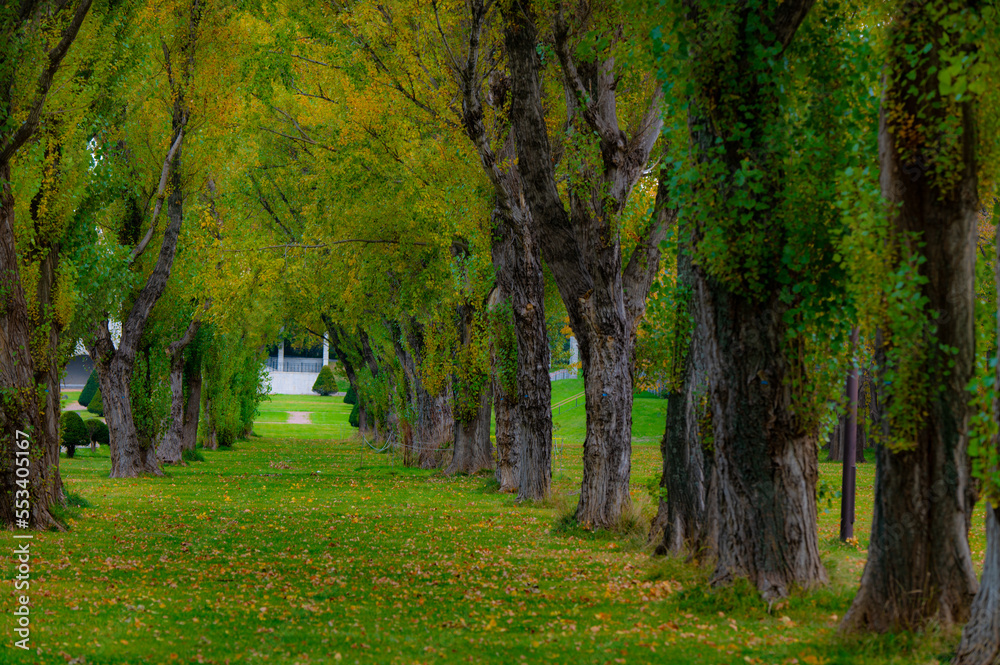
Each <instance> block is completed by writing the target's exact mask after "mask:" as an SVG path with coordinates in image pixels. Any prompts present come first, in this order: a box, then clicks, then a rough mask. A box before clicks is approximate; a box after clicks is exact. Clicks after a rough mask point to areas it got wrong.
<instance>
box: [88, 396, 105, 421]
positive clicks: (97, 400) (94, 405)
mask: <svg viewBox="0 0 1000 665" xmlns="http://www.w3.org/2000/svg"><path fill="white" fill-rule="evenodd" d="M87 411H90V412H91V413H92V414H94V415H95V416H100V417H104V398H103V397H101V391H100V390H98V391H97V394H96V395H94V399H92V400H90V404H88V405H87Z"/></svg>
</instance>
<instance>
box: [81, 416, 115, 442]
mask: <svg viewBox="0 0 1000 665" xmlns="http://www.w3.org/2000/svg"><path fill="white" fill-rule="evenodd" d="M84 424H85V425H86V426H87V432H88V433H89V434H90V441H93V442H94V443H100V444H103V445H105V446H110V445H111V431H110V430H108V425H107V423H104V422H102V421H100V420H98V419H97V418H91V419H90V420H87V421H84Z"/></svg>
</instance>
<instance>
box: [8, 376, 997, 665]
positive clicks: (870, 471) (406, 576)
mask: <svg viewBox="0 0 1000 665" xmlns="http://www.w3.org/2000/svg"><path fill="white" fill-rule="evenodd" d="M569 390H572V387H570V388H569ZM570 394H572V393H570ZM322 400H327V401H322ZM263 406H264V408H263V409H262V411H261V415H262V418H263V417H264V414H266V413H270V414H275V415H276V414H278V413H287V411H311V412H313V413H317V412H320V413H326V414H332V413H338V412H339V411H340V410H341V407H342V406H344V405H342V404H340V405H339V406H338V400H337V398H319V397H305V398H299V397H275V398H273V399H272V401H271V402H269V403H265V404H264V405H263ZM664 406H665V402H664V401H663V400H636V409H637V411H636V413H640V414H642V417H643V418H644V419H645V421H648V423H649V428H650V430H651V431H652V432H653V433H651V434H649V435H643V436H655V437H658V436H659V434H660V433H659V432H655V429H662V408H663V407H664ZM647 409H648V410H649V411H648V412H647ZM566 413H567V416H566V417H565V419H564V421H563V422H562V424H561V427H560V430H561V431H565V430H566V429H569V428H570V427H578V424H576V420H575V419H576V418H577V415H576V414H575V412H573V411H570V412H566ZM571 413H572V414H574V415H573V416H572V418H570V417H569V415H568V414H571ZM582 413H583V410H582V408H581V409H580V414H581V416H580V417H582ZM657 414H660V415H659V418H660V420H659V422H657ZM345 418H346V416H345ZM633 418H634V419H635V420H638V418H637V417H636V416H635V415H634V416H633ZM654 425H655V426H656V427H654ZM333 426H334V425H332V424H320V425H287V424H263V423H262V424H259V425H258V426H257V427H256V430H257V431H258V433H261V434H264V436H263V437H262V438H258V437H255V438H251V439H250V440H249V441H245V442H239V443H238V444H237V446H236V447H235V448H234V449H232V450H222V451H202V452H203V455H204V457H205V462H195V463H192V464H191V465H190V466H185V467H178V468H170V469H168V471H167V475H165V476H164V477H162V478H142V479H136V480H109V479H108V478H107V474H108V471H109V469H110V461H109V459H108V456H107V448H105V447H102V448H101V449H100V450H98V451H97V453H96V454H95V455H93V456H92V455H91V453H90V451H89V450H87V449H83V450H79V451H78V452H77V457H76V458H74V459H65V458H63V459H62V461H61V464H62V473H63V478H64V479H65V482H66V487H67V489H68V490H69V491H70V493H71V497H72V498H73V499H74V500H75V499H76V498H77V497H82V498H83V499H85V500H86V501H88V502H89V503H90V506H89V507H86V508H69V509H67V510H68V512H67V514H66V517H67V518H68V519H69V525H70V527H71V528H70V530H69V531H67V532H64V533H52V532H50V533H42V534H37V535H36V536H35V539H34V540H33V542H32V555H33V559H32V564H31V565H32V576H33V577H32V587H31V599H32V615H31V616H32V624H31V626H32V634H31V639H32V646H33V648H34V649H35V650H34V651H32V652H30V653H25V652H23V651H21V650H18V649H13V648H12V647H11V644H12V641H13V640H12V639H11V638H10V637H8V638H7V639H5V640H4V642H3V647H2V648H0V662H2V663H59V664H65V663H67V662H74V659H76V660H75V662H76V663H84V662H85V663H87V664H89V665H96V664H103V663H129V664H134V663H195V662H205V663H220V664H222V663H289V664H291V663H301V664H307V663H328V662H329V663H340V662H342V663H438V662H440V663H446V662H473V663H505V664H506V663H518V662H524V663H532V662H539V661H542V660H544V661H546V662H550V663H573V664H575V663H734V664H735V663H761V664H763V663H768V664H770V663H780V664H789V665H790V664H792V663H803V664H812V665H815V664H820V663H822V664H833V663H838V664H840V663H842V664H845V665H846V664H855V663H871V664H883V663H945V662H947V660H948V652H949V650H951V649H953V648H954V646H955V644H956V643H957V641H956V636H955V635H954V634H948V635H945V634H941V633H940V632H935V631H931V632H930V633H928V634H924V635H916V636H914V635H908V634H904V635H890V636H881V637H866V638H852V639H844V638H840V637H838V636H837V634H836V628H837V624H838V620H839V618H840V617H841V616H843V614H844V612H845V611H846V609H847V607H848V605H849V603H850V600H851V598H852V597H853V595H854V593H855V590H856V587H857V584H858V580H859V578H860V574H861V570H862V567H863V565H864V559H865V548H866V547H867V539H868V531H869V529H870V525H871V519H870V516H871V506H872V482H873V475H874V466H873V465H872V464H863V465H860V466H859V470H858V488H859V495H858V512H857V514H858V518H857V523H856V525H855V532H856V533H857V534H858V536H859V541H860V542H859V544H858V545H857V546H853V547H852V546H849V545H843V544H841V543H840V542H839V540H838V539H837V533H838V519H839V503H838V502H836V501H835V500H834V501H830V502H829V503H827V502H826V501H823V502H821V505H820V511H821V514H820V517H819V519H820V522H819V530H820V548H821V552H822V556H823V560H824V563H825V564H826V567H827V570H828V572H829V573H830V578H831V582H830V584H829V586H827V587H826V588H823V589H819V590H815V591H813V592H810V593H803V592H797V593H795V594H794V595H793V596H792V597H791V598H789V599H788V600H786V601H782V602H780V603H777V604H775V605H773V606H771V607H769V606H768V605H767V604H766V603H763V602H761V601H760V600H759V598H758V597H757V595H756V593H755V592H754V591H753V590H752V589H748V588H747V587H746V585H744V584H738V585H736V586H735V587H729V588H720V589H710V588H709V587H708V586H707V580H708V577H709V574H710V570H707V569H704V568H697V567H694V566H692V565H689V564H687V563H685V562H683V561H681V560H674V559H659V558H655V557H652V556H651V554H650V548H649V547H648V546H647V545H646V544H645V542H644V540H645V538H644V529H645V523H646V522H645V520H648V519H649V518H650V517H651V516H652V513H653V510H654V508H655V504H654V501H653V498H652V497H651V493H650V486H651V485H652V486H655V483H656V481H657V480H658V478H659V473H660V467H661V461H660V456H659V450H658V447H657V446H656V445H654V444H653V443H649V444H645V443H642V442H637V445H635V446H633V461H632V494H633V498H634V500H635V502H636V504H637V505H638V506H639V507H640V508H641V509H642V510H643V513H644V514H643V518H644V520H643V521H642V522H640V523H639V524H638V525H637V526H636V527H635V528H634V529H632V531H631V532H627V533H623V534H609V533H591V532H587V531H584V530H581V529H579V528H577V527H574V526H572V524H571V521H569V520H567V517H568V516H569V515H570V514H571V513H572V510H573V507H574V505H575V504H574V502H575V501H576V498H577V497H576V495H575V492H576V491H578V489H579V482H580V478H581V474H582V461H581V453H582V450H581V443H580V440H581V439H580V438H576V439H569V438H567V439H565V440H564V441H563V442H562V445H561V446H560V447H559V448H558V452H557V453H556V454H555V455H554V458H553V489H554V491H553V498H552V499H551V500H550V501H548V502H546V503H545V504H542V505H534V504H530V505H518V504H516V503H515V502H514V497H512V496H511V495H509V494H505V495H501V494H497V493H496V484H495V482H494V481H493V480H492V478H490V477H489V476H486V475H484V476H478V477H464V476H462V477H455V478H446V477H444V476H442V475H441V474H440V473H439V472H430V471H419V470H413V469H406V468H403V467H401V466H400V465H399V464H397V463H395V462H394V460H393V458H392V457H389V456H386V455H375V454H372V453H370V452H366V451H365V450H364V449H363V448H362V446H361V445H360V444H358V443H357V442H356V441H334V440H330V439H328V438H322V436H321V434H322V431H321V430H320V429H313V430H309V431H308V432H307V434H310V435H315V436H314V438H308V437H305V436H303V437H300V436H299V434H298V432H299V431H303V432H305V431H306V430H296V429H294V428H323V427H333ZM268 428H274V432H276V433H272V431H271V429H268ZM637 429H638V428H637ZM637 433H638V432H637ZM640 438H641V437H640ZM820 473H821V484H824V486H825V487H826V488H827V489H830V490H832V489H835V488H839V478H840V466H839V465H838V464H835V463H825V462H824V463H821V464H820ZM982 533H983V527H982V511H979V513H978V514H977V516H976V520H975V521H974V523H973V535H974V538H973V542H972V549H973V555H974V558H975V559H976V560H977V562H980V563H981V561H982V558H983V550H984V547H985V544H984V539H983V536H982ZM8 542H11V541H8ZM8 560H9V558H8ZM8 569H9V568H8ZM5 584H7V585H8V586H7V587H6V595H7V596H8V597H9V596H11V595H13V594H14V591H13V589H12V588H11V586H9V585H10V580H9V579H8V580H7V581H6V582H5ZM4 617H5V618H4V619H3V620H2V621H0V623H4V622H6V623H5V624H4V626H5V629H4V634H5V635H8V636H11V635H12V634H13V633H12V632H11V630H12V625H11V621H12V616H11V615H10V614H9V613H5V614H4Z"/></svg>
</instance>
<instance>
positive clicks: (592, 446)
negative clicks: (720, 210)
mask: <svg viewBox="0 0 1000 665" xmlns="http://www.w3.org/2000/svg"><path fill="white" fill-rule="evenodd" d="M534 11H535V10H534V7H533V5H532V3H530V2H522V3H518V4H516V5H512V6H511V7H510V9H509V10H508V11H507V13H506V15H505V24H504V35H505V46H506V49H507V54H508V59H509V63H510V72H511V111H510V115H511V121H512V126H513V128H514V134H515V136H516V139H517V140H516V149H517V158H518V160H517V161H518V167H519V170H520V174H519V175H520V177H521V181H522V187H523V190H524V197H525V200H526V201H527V203H528V209H529V210H530V212H531V218H530V219H531V222H530V223H531V225H532V228H533V231H534V237H536V238H537V239H538V242H539V244H540V247H541V253H542V256H543V257H544V258H545V261H546V263H547V264H548V266H549V268H550V269H551V270H552V274H553V276H554V278H555V280H556V283H557V285H558V287H559V292H560V295H561V296H562V299H563V302H564V303H565V305H566V310H567V312H568V313H569V319H570V326H571V327H572V328H573V332H574V334H575V336H576V339H577V341H578V343H579V347H580V360H581V365H582V368H583V375H584V392H585V395H586V409H587V434H586V438H585V439H584V451H583V457H584V475H583V482H582V485H581V490H580V501H579V504H578V506H577V511H576V518H577V520H579V521H580V522H581V523H583V524H586V525H594V526H600V527H610V526H613V525H615V524H616V523H618V521H619V518H620V517H621V516H622V515H623V513H624V512H625V511H626V510H627V509H628V507H629V506H630V504H631V500H630V497H629V479H630V474H631V448H632V441H631V434H632V368H633V351H634V348H635V335H636V330H637V328H638V324H639V320H640V319H641V317H642V315H643V314H644V313H645V299H646V295H647V294H648V290H649V286H650V284H651V282H652V279H653V276H654V275H655V274H656V271H657V270H658V269H659V258H660V257H659V242H660V240H661V239H662V238H663V237H665V234H666V226H667V222H669V221H672V219H673V217H674V216H675V211H674V210H673V209H670V208H668V207H666V205H664V206H663V208H662V212H663V214H657V215H656V216H655V217H654V219H653V220H652V221H651V222H650V223H649V224H648V225H647V228H646V229H645V230H644V232H643V234H642V236H641V237H640V239H639V243H638V246H637V249H636V251H635V252H634V253H633V255H632V257H631V260H630V261H629V263H628V264H627V265H626V266H625V267H624V269H623V261H622V253H621V243H620V241H619V238H618V235H617V234H618V232H617V230H616V220H617V218H618V216H619V215H620V214H621V212H622V211H623V210H624V208H625V205H626V203H627V201H628V196H629V194H630V193H631V190H632V188H633V187H634V186H635V184H636V182H638V180H639V179H640V178H641V177H642V176H643V170H644V168H645V166H646V163H647V162H648V160H649V156H650V153H651V151H652V148H653V146H654V144H655V142H656V139H657V137H658V136H659V131H660V127H661V126H662V118H661V117H660V100H661V96H662V91H661V90H660V88H659V86H655V85H654V86H653V89H654V92H653V93H652V95H651V99H650V100H649V103H648V106H647V108H646V111H645V114H644V115H643V116H642V117H641V118H639V119H638V120H637V121H636V122H635V123H634V125H635V126H634V127H633V128H632V130H633V131H632V136H631V137H629V136H627V135H626V134H625V132H624V131H623V130H622V129H620V127H619V123H618V113H617V108H616V91H615V88H616V83H617V81H618V80H619V79H618V73H619V72H618V69H617V67H616V63H615V61H614V60H613V59H609V60H605V61H601V62H597V61H586V62H584V61H581V62H577V60H576V57H577V56H576V48H575V45H574V44H571V43H570V40H571V36H573V35H571V28H570V27H569V26H568V25H567V24H566V23H565V22H564V18H565V15H564V14H563V13H560V14H559V15H558V16H556V17H555V18H554V23H555V26H554V34H555V44H554V46H555V51H556V54H557V55H558V58H559V62H560V66H561V72H562V75H563V86H564V89H565V95H566V100H567V105H568V117H569V123H572V124H575V125H579V126H580V127H579V130H580V131H581V132H582V133H585V134H596V135H597V137H598V140H599V142H600V156H601V164H593V165H581V166H580V167H579V168H578V169H577V170H576V171H575V172H574V173H572V174H571V177H572V180H573V182H572V183H571V186H570V187H569V188H568V192H569V193H568V198H569V209H568V210H567V208H566V206H565V205H564V203H563V201H562V199H561V197H560V194H559V188H558V187H557V185H556V179H555V171H554V166H553V164H554V161H555V160H554V153H553V150H552V148H551V146H550V144H549V137H548V129H547V126H546V117H545V111H544V104H543V90H542V85H541V80H540V76H539V70H540V60H539V56H538V51H537V47H538V38H537V29H536V26H535V20H534ZM519 341H520V340H519Z"/></svg>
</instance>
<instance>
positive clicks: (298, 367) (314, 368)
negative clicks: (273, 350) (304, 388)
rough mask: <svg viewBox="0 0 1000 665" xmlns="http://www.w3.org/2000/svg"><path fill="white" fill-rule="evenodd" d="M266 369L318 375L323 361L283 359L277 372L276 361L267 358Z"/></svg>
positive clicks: (275, 359) (317, 359) (314, 359)
mask: <svg viewBox="0 0 1000 665" xmlns="http://www.w3.org/2000/svg"><path fill="white" fill-rule="evenodd" d="M267 368H268V369H270V370H272V371H275V372H277V371H282V372H302V373H309V374H319V371H320V370H321V369H323V361H322V360H320V359H319V358H285V362H284V363H283V366H282V367H281V369H280V370H279V369H278V359H277V358H268V359H267Z"/></svg>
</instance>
